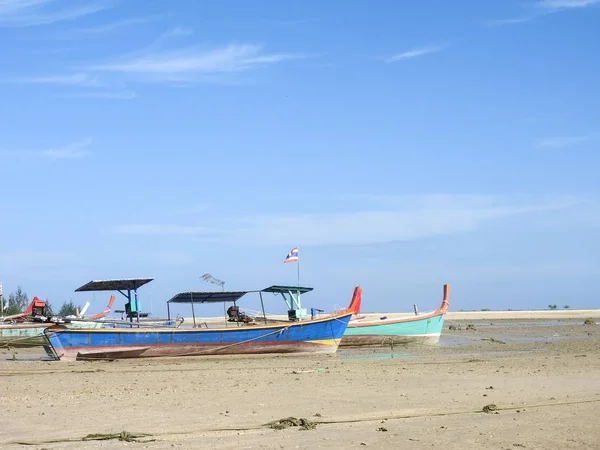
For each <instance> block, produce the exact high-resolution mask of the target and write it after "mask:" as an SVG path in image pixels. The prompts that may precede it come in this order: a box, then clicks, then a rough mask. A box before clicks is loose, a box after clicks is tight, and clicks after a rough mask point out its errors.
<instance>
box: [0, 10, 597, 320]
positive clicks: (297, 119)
mask: <svg viewBox="0 0 600 450" xmlns="http://www.w3.org/2000/svg"><path fill="white" fill-rule="evenodd" d="M341 5H342V3H341V2H334V1H325V2H324V1H319V2H317V1H304V2H293V3H292V2H280V1H275V0H273V1H266V0H263V1H258V0H257V1H252V2H249V1H242V0H237V1H233V0H220V1H219V2H208V1H204V2H201V1H192V0H189V1H185V0H181V1H178V2H167V1H142V0H110V1H103V0H98V1H93V0H89V1H88V0H78V1H67V0H0V42H2V45H0V58H1V59H0V60H1V61H2V63H1V65H0V96H1V97H0V98H2V101H1V102H0V158H1V159H0V180H1V183H2V184H1V186H2V187H1V189H0V204H1V205H2V212H3V216H2V220H1V221H0V280H1V281H2V282H3V285H4V292H5V294H7V293H8V292H11V291H13V290H15V289H16V287H17V285H21V286H23V288H24V289H25V290H26V291H27V293H28V294H29V295H30V296H33V295H38V296H40V297H41V298H46V297H47V298H48V299H49V300H50V301H51V302H53V303H55V304H61V303H62V302H63V301H64V300H69V299H73V300H74V301H76V302H77V303H84V302H85V301H86V300H89V299H92V298H93V299H94V302H93V305H92V308H91V309H90V311H92V310H101V309H103V307H104V304H105V300H106V298H108V294H106V295H105V294H96V295H95V296H90V295H85V294H80V293H77V294H76V293H74V290H75V289H76V288H77V287H78V286H80V285H82V284H84V283H86V282H88V281H89V280H92V279H103V278H117V277H146V276H150V277H155V281H153V282H152V283H151V284H150V285H148V286H145V287H144V288H142V290H141V291H140V294H141V296H142V299H144V300H145V301H146V303H145V305H144V306H146V307H147V306H148V303H149V301H148V300H151V304H152V310H153V312H154V313H155V314H161V313H163V312H164V311H165V307H164V301H165V300H166V299H168V298H170V297H171V296H172V295H173V294H174V293H176V292H179V291H186V290H202V289H210V288H213V286H211V285H207V284H206V283H204V282H203V281H202V280H200V279H199V277H200V275H202V274H203V273H206V272H210V273H212V274H213V275H214V276H216V277H217V278H220V279H223V280H225V281H226V288H228V289H247V288H248V289H253V288H260V287H265V286H268V285H270V284H277V283H294V282H295V281H296V267H295V266H294V265H293V264H283V259H284V257H285V255H286V254H287V252H288V251H289V250H290V249H291V248H292V247H293V246H295V245H298V246H299V247H300V261H301V263H300V264H301V281H302V283H303V284H308V285H310V286H314V287H315V291H314V292H313V293H311V294H310V297H308V296H307V297H306V299H305V302H306V306H309V307H310V306H321V307H324V308H326V309H332V308H333V307H335V306H342V305H345V304H346V303H348V302H349V300H350V296H351V293H352V289H353V287H354V286H355V285H361V286H362V287H363V289H364V309H365V310H368V311H409V310H411V309H412V305H413V303H417V304H418V305H419V307H420V309H421V310H427V309H433V308H435V307H437V306H438V304H439V302H440V297H441V291H442V284H444V283H450V284H451V285H452V288H453V291H452V299H451V301H452V303H451V307H452V308H453V309H457V310H458V309H481V308H499V309H506V308H513V309H521V308H545V307H546V306H547V305H548V304H550V303H556V304H558V305H559V306H563V305H565V304H567V305H570V306H571V307H572V308H574V307H581V308H584V307H599V306H600V303H599V301H600V298H599V296H598V290H597V282H598V279H599V277H598V276H599V275H600V260H599V257H598V255H599V254H600V232H599V231H598V230H599V225H600V209H599V206H600V202H599V196H598V194H599V192H598V187H599V184H598V180H597V179H598V169H599V168H600V157H599V156H598V149H599V145H600V123H599V119H600V109H599V108H598V105H599V104H600V88H599V85H598V73H599V68H600V60H599V59H598V58H597V57H596V56H597V55H598V54H600V39H598V36H599V35H598V30H597V24H598V23H600V22H599V21H600V1H598V0H545V1H535V0H532V1H526V0H520V1H511V0H502V1H499V0H498V1H485V2H484V1H479V0H477V1H475V0H474V1H454V2H446V1H441V0H439V1H427V0H421V1H413V2H408V1H407V2H398V1H383V0H381V1H378V2H370V1H358V0H353V1H347V2H343V7H342V6H341ZM271 306H272V307H271ZM280 306H281V305H279V304H273V305H269V307H268V309H270V310H281V308H280ZM208 312H212V310H210V309H209V310H208Z"/></svg>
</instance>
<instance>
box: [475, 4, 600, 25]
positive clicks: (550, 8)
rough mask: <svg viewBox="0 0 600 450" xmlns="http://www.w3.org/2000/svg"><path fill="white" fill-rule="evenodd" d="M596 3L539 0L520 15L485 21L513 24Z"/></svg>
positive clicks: (493, 23)
mask: <svg viewBox="0 0 600 450" xmlns="http://www.w3.org/2000/svg"><path fill="white" fill-rule="evenodd" d="M598 4H600V0H539V1H537V2H535V3H533V4H532V5H529V6H530V8H528V9H529V11H528V12H527V13H524V14H523V15H522V16H520V17H515V18H510V19H498V20H488V21H486V22H485V23H486V24H487V25H490V26H498V25H513V24H517V23H523V22H529V21H531V20H534V19H536V18H538V17H540V16H544V15H547V14H552V13H557V12H561V11H567V10H573V9H581V8H587V7H588V6H594V5H598Z"/></svg>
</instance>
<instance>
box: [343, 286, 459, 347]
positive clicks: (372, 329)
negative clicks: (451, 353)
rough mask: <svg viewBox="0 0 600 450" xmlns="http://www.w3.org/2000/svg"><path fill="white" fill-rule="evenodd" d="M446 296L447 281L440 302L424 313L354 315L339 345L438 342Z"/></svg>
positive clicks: (448, 298) (447, 289)
mask: <svg viewBox="0 0 600 450" xmlns="http://www.w3.org/2000/svg"><path fill="white" fill-rule="evenodd" d="M449 300H450V285H448V284H445V285H444V290H443V300H442V304H441V306H440V307H439V308H438V309H436V310H435V311H432V312H429V313H425V314H417V313H416V311H415V315H414V316H412V317H411V316H409V317H399V318H391V319H388V318H387V317H382V318H380V319H377V320H370V319H366V320H365V319H364V318H362V319H361V318H359V319H353V320H351V321H350V322H349V323H348V327H347V328H346V331H345V333H344V337H343V339H342V342H341V344H340V345H342V346H361V345H384V344H407V343H423V344H437V343H438V342H439V340H440V334H441V332H442V328H443V326H444V317H445V315H446V311H447V310H448V305H449ZM357 314H358V313H357Z"/></svg>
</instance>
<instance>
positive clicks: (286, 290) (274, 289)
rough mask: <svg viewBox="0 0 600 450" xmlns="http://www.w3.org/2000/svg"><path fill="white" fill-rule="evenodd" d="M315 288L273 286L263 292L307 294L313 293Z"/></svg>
mask: <svg viewBox="0 0 600 450" xmlns="http://www.w3.org/2000/svg"><path fill="white" fill-rule="evenodd" d="M312 290H313V288H310V287H304V286H271V287H268V288H266V289H263V290H262V291H261V292H272V293H273V294H287V293H289V292H297V293H299V294H306V293H307V292H310V291H312Z"/></svg>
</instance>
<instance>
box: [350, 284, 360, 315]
mask: <svg viewBox="0 0 600 450" xmlns="http://www.w3.org/2000/svg"><path fill="white" fill-rule="evenodd" d="M361 303H362V288H361V287H360V286H356V287H355V288H354V294H353V295H352V301H351V302H350V306H348V309H347V311H348V312H352V314H355V315H357V314H359V313H360V306H361Z"/></svg>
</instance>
